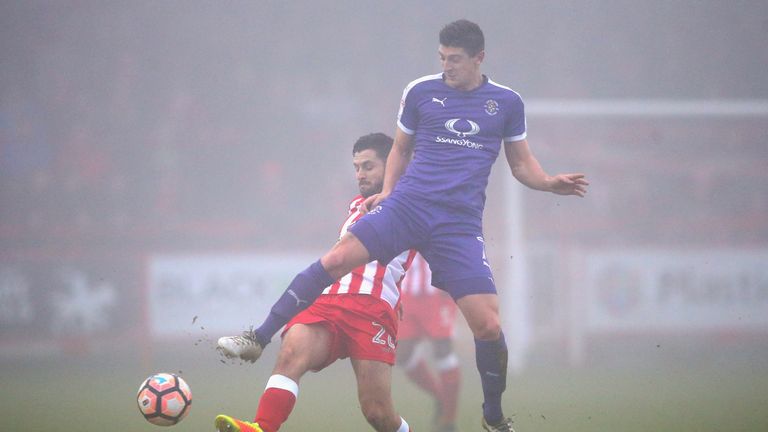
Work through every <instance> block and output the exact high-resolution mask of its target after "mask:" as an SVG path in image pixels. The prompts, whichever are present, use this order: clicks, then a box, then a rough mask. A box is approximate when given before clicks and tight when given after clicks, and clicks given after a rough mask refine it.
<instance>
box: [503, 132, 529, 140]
mask: <svg viewBox="0 0 768 432" xmlns="http://www.w3.org/2000/svg"><path fill="white" fill-rule="evenodd" d="M526 136H528V132H527V131H526V132H523V133H521V134H520V135H515V136H511V137H506V138H504V142H515V141H522V140H524V139H525V137H526Z"/></svg>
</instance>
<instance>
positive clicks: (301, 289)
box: [254, 260, 335, 346]
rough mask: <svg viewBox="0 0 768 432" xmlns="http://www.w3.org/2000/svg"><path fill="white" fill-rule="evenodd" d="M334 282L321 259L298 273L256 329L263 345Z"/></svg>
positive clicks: (256, 334)
mask: <svg viewBox="0 0 768 432" xmlns="http://www.w3.org/2000/svg"><path fill="white" fill-rule="evenodd" d="M334 282H335V279H332V278H331V277H330V276H329V275H328V272H326V271H325V269H324V268H323V266H322V264H320V260H317V261H315V262H314V263H312V265H310V266H309V267H307V268H306V269H304V271H302V272H301V273H299V274H298V275H296V277H295V278H293V281H292V282H291V284H290V285H288V288H287V289H286V290H285V292H283V295H281V296H280V298H279V299H277V302H275V304H274V305H272V310H271V311H270V312H269V315H267V319H265V320H264V322H263V323H262V324H261V326H260V327H259V328H257V329H256V330H255V331H254V333H255V336H256V339H257V340H258V341H259V343H260V344H261V346H266V345H267V344H268V343H269V342H270V341H271V340H272V336H274V335H275V333H277V332H278V330H280V328H281V327H283V326H284V325H285V324H286V323H287V322H288V321H290V320H291V318H293V317H294V316H296V314H298V313H299V312H301V311H303V310H304V309H306V308H307V307H308V306H309V305H311V304H312V302H314V301H315V299H316V298H317V297H318V296H319V295H320V294H321V293H322V292H323V290H324V289H325V288H326V287H327V286H329V285H331V284H332V283H334Z"/></svg>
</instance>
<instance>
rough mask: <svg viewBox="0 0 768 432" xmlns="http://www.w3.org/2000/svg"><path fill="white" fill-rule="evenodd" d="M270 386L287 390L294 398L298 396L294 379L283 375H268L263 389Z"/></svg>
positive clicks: (297, 388)
mask: <svg viewBox="0 0 768 432" xmlns="http://www.w3.org/2000/svg"><path fill="white" fill-rule="evenodd" d="M270 387H272V388H279V389H283V390H288V391H289V392H291V393H293V395H294V396H296V398H298V397H299V385H298V384H296V382H295V381H294V380H292V379H290V378H288V377H287V376H285V375H272V376H271V377H269V380H267V387H266V388H265V390H266V389H268V388H270Z"/></svg>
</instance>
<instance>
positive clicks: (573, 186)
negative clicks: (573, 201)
mask: <svg viewBox="0 0 768 432" xmlns="http://www.w3.org/2000/svg"><path fill="white" fill-rule="evenodd" d="M504 152H505V154H506V157H507V163H508V164H509V168H510V169H511V170H512V175H513V176H515V178H516V179H517V180H518V181H519V182H520V183H522V184H524V185H526V186H528V187H529V188H531V189H536V190H540V191H546V192H552V193H556V194H558V195H577V196H580V197H583V196H584V195H585V194H586V193H587V186H588V185H589V182H588V181H587V180H586V179H585V178H584V174H581V173H573V174H557V175H555V176H550V175H548V174H547V173H546V172H544V169H543V168H541V164H539V161H538V160H537V159H536V157H535V156H534V155H533V153H532V152H531V149H530V148H529V147H528V141H527V140H521V141H514V142H505V143H504Z"/></svg>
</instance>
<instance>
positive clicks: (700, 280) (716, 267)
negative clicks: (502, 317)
mask: <svg viewBox="0 0 768 432" xmlns="http://www.w3.org/2000/svg"><path fill="white" fill-rule="evenodd" d="M584 259H585V262H584V264H585V267H584V270H585V279H584V292H585V295H584V297H583V299H582V300H583V303H582V305H583V309H584V311H585V312H586V318H585V319H586V325H585V330H586V331H587V332H591V333H595V332H598V333H599V332H617V331H618V332H621V331H656V330H659V331H668V330H673V331H680V330H682V331H686V330H714V331H719V330H768V250H707V251H677V250H665V249H659V250H640V251H638V250H626V251H621V250H618V251H601V252H598V253H587V254H586V256H585V257H584Z"/></svg>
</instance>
